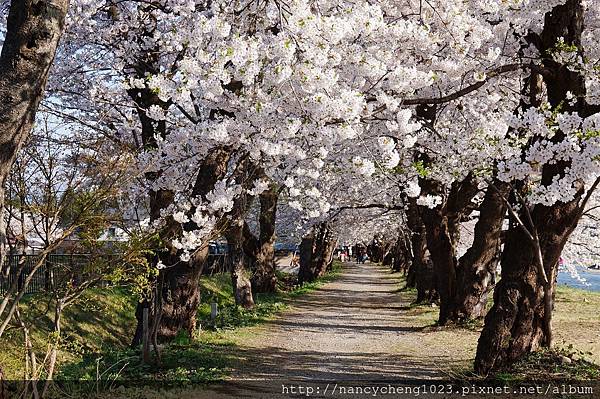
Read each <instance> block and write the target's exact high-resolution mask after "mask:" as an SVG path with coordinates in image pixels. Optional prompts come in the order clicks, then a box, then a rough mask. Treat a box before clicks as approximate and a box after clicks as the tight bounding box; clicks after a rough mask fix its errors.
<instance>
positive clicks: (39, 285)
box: [0, 253, 229, 296]
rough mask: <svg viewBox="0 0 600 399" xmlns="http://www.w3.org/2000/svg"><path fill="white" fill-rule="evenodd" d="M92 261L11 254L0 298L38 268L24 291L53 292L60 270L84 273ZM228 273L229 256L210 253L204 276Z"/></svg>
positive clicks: (1, 280)
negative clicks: (52, 285)
mask: <svg viewBox="0 0 600 399" xmlns="http://www.w3.org/2000/svg"><path fill="white" fill-rule="evenodd" d="M90 261H91V258H90V255H88V254H50V255H47V256H46V259H43V258H41V256H40V255H9V256H8V257H7V258H6V261H5V262H6V264H5V267H4V271H5V272H3V273H1V274H0V296H3V295H4V294H5V293H6V292H7V291H8V290H9V288H10V287H11V285H12V284H13V282H15V281H16V284H17V288H18V290H19V291H20V290H21V289H22V288H23V287H24V286H25V280H26V279H27V278H28V276H29V275H30V274H31V273H32V271H33V270H34V269H36V266H37V269H36V270H35V272H34V273H33V275H32V276H31V280H30V281H29V284H27V287H26V288H25V294H33V293H38V292H43V291H48V290H50V289H51V284H52V281H57V279H59V278H60V276H59V275H57V274H59V273H61V271H65V270H84V269H85V268H86V266H88V265H89V263H90ZM39 262H42V263H41V264H40V263H39ZM21 266H23V269H22V270H21V272H20V273H19V269H20V268H21ZM228 270H229V264H228V256H227V254H223V253H221V254H210V255H209V256H208V259H207V263H206V265H205V266H204V270H203V274H209V275H213V274H218V273H225V272H227V271H228Z"/></svg>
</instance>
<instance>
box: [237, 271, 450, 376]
mask: <svg viewBox="0 0 600 399" xmlns="http://www.w3.org/2000/svg"><path fill="white" fill-rule="evenodd" d="M399 287H400V284H399V280H398V277H396V276H395V275H393V274H391V273H390V272H389V269H387V268H384V267H382V266H379V265H374V264H365V265H357V264H354V263H347V264H345V265H344V270H343V272H342V275H341V276H340V277H339V278H338V279H336V281H334V282H331V283H328V284H326V285H325V286H324V287H322V288H320V289H319V290H318V291H316V292H314V293H311V294H309V295H307V296H305V297H302V298H299V299H296V300H294V302H293V306H292V308H291V309H290V310H289V311H286V312H284V313H283V314H282V315H281V316H280V317H278V318H277V319H276V320H274V321H272V322H269V323H267V324H265V325H263V326H261V327H258V328H255V329H253V330H252V332H251V333H250V334H248V335H247V336H246V337H245V338H243V339H242V340H241V342H240V343H239V344H240V349H241V351H242V354H241V355H242V357H243V359H244V361H243V362H242V364H241V366H240V367H239V369H238V370H236V372H235V374H234V378H233V379H234V380H240V379H242V380H244V379H265V380H272V379H280V380H286V379H310V380H329V381H332V380H335V381H340V380H354V381H356V380H371V381H373V380H378V381H382V380H399V379H423V380H428V381H430V380H431V379H442V378H444V377H445V376H446V373H445V372H444V371H443V370H442V369H441V367H447V366H449V365H453V364H456V360H457V359H456V358H452V357H453V356H454V357H455V356H456V351H453V353H450V352H449V351H448V352H446V353H445V351H444V350H443V349H442V350H441V351H440V349H439V348H438V349H435V350H434V351H433V352H431V351H429V350H428V348H427V346H428V345H427V341H428V339H427V338H428V336H430V335H432V334H431V331H429V332H427V331H426V330H427V328H426V326H427V325H431V322H432V320H431V319H430V318H429V317H426V318H419V313H418V309H413V308H411V307H410V301H411V300H412V299H413V298H412V295H407V294H404V293H401V292H399ZM415 311H417V313H415ZM429 313H431V312H429ZM423 354H427V356H426V358H425V360H422V359H423ZM459 360H460V359H459Z"/></svg>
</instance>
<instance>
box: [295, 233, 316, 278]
mask: <svg viewBox="0 0 600 399" xmlns="http://www.w3.org/2000/svg"><path fill="white" fill-rule="evenodd" d="M314 244H315V233H314V231H313V230H311V231H310V232H309V233H308V234H307V235H305V236H304V237H302V241H301V242H300V248H299V252H300V254H299V255H300V260H299V263H300V267H299V269H298V283H299V284H304V283H306V282H310V281H313V280H314V275H315V273H314V271H313V270H312V265H313V262H312V258H313V251H314V249H313V247H314Z"/></svg>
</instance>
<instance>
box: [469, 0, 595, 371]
mask: <svg viewBox="0 0 600 399" xmlns="http://www.w3.org/2000/svg"><path fill="white" fill-rule="evenodd" d="M583 14H584V7H583V4H582V1H581V0H568V1H566V3H565V4H562V5H558V6H555V7H554V8H553V9H552V11H550V12H548V13H547V14H546V16H545V21H544V28H543V30H542V33H541V35H539V36H536V35H534V34H532V36H531V37H532V43H533V44H534V45H535V46H536V47H537V48H538V50H539V52H540V54H542V55H544V56H545V55H546V54H548V52H549V50H550V49H552V48H554V46H555V45H556V43H557V41H558V40H559V38H562V40H564V42H565V43H566V44H567V45H572V46H575V47H576V48H577V51H578V52H579V53H580V55H583V54H582V53H583V50H582V46H581V37H582V32H583V28H584V17H583ZM543 64H544V67H545V68H546V69H547V73H545V74H544V75H543V80H544V82H545V84H546V89H547V90H546V92H547V95H548V102H549V103H550V105H551V106H552V107H553V108H552V109H557V107H559V106H561V107H562V111H564V112H575V113H578V114H579V115H580V116H582V115H585V113H586V111H587V108H588V106H587V104H586V103H585V90H586V88H585V79H584V78H583V76H581V75H580V73H579V72H578V71H576V70H571V69H569V68H568V67H567V65H563V64H560V63H558V62H557V61H556V60H554V59H553V58H552V57H545V58H544V60H543ZM533 75H536V74H535V73H534V74H532V77H531V80H534V78H536V79H537V76H533ZM532 91H533V88H532ZM568 92H571V93H573V95H574V96H575V97H576V98H577V100H576V101H575V102H569V101H568V99H567V93H568ZM540 93H541V90H540ZM536 94H539V93H530V95H531V96H532V97H533V96H534V95H536ZM564 139H565V133H564V132H561V131H557V132H556V133H555V135H554V136H553V137H552V138H551V141H553V142H561V141H562V140H564ZM570 166H571V161H569V160H556V162H553V163H548V164H545V165H543V168H542V181H541V184H542V185H544V186H549V185H550V184H552V182H553V181H554V180H555V179H556V178H560V177H561V176H562V175H564V173H565V171H566V170H567V168H570ZM524 183H525V182H520V186H521V187H525V184H524ZM573 184H574V187H573V188H574V189H575V190H576V195H575V197H574V199H573V200H570V201H568V202H557V203H555V204H554V205H552V206H545V205H541V204H537V205H535V206H534V207H533V210H531V213H530V215H531V222H529V220H528V219H529V218H528V217H527V216H528V214H527V208H525V206H522V207H521V210H520V216H521V217H522V218H523V219H521V220H525V221H526V225H524V226H525V228H527V230H528V231H529V234H528V233H526V232H525V230H524V227H523V226H521V225H517V223H515V222H514V221H513V223H511V226H510V228H509V231H508V232H507V237H506V242H505V245H504V251H503V253H502V260H501V264H502V278H501V280H500V282H499V283H498V284H497V286H496V289H495V291H494V306H493V307H492V309H491V310H490V311H489V313H488V314H487V316H486V318H485V326H484V329H483V331H482V333H481V337H480V338H479V343H478V346H477V354H476V357H475V371H476V372H478V373H480V374H484V375H485V374H488V373H489V372H490V371H493V370H495V369H498V368H500V367H502V366H504V365H506V364H509V363H512V362H513V361H515V360H517V359H519V358H520V357H522V356H523V355H525V354H527V353H529V352H531V351H534V350H536V349H537V348H539V347H540V346H550V345H551V343H552V328H551V317H552V307H553V290H554V287H555V278H556V272H557V268H558V261H559V258H560V254H561V252H562V250H563V247H564V245H565V243H566V242H567V240H568V238H569V236H570V235H571V233H572V232H573V230H574V229H575V227H576V226H577V223H578V221H579V219H580V218H581V214H582V209H583V207H584V206H585V202H586V201H581V197H582V195H583V192H584V187H583V183H582V182H580V181H575V182H574V183H573ZM589 194H590V193H588V195H589ZM586 198H587V197H586ZM532 233H533V234H532ZM531 236H533V237H534V240H532V239H531ZM535 238H537V239H535Z"/></svg>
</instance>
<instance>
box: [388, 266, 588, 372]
mask: <svg viewBox="0 0 600 399" xmlns="http://www.w3.org/2000/svg"><path fill="white" fill-rule="evenodd" d="M404 286H405V280H404V279H403V278H400V281H399V287H400V289H399V290H398V292H399V294H400V295H401V296H402V297H403V302H405V303H406V304H407V309H406V310H404V311H402V314H401V315H399V317H402V318H404V319H405V322H406V326H407V327H410V328H414V329H417V331H418V332H416V333H415V334H414V335H412V334H411V335H407V336H406V337H405V338H404V339H403V341H399V343H398V345H397V348H396V349H397V351H398V353H401V354H402V355H403V356H406V357H409V358H411V357H414V358H415V359H418V360H419V361H424V362H428V361H430V362H432V363H435V364H442V365H443V371H444V372H447V373H448V375H449V377H450V378H455V379H459V380H462V379H464V380H468V379H470V378H472V376H473V369H472V367H473V359H474V357H475V351H476V348H477V340H478V339H479V335H480V332H481V329H482V328H483V321H482V320H475V321H471V322H466V323H464V324H462V325H450V326H448V327H438V326H437V325H436V322H437V318H438V314H439V308H438V307H432V306H431V305H428V304H414V303H413V302H414V299H415V297H416V291H415V290H413V289H403V288H404ZM490 302H492V298H491V296H490ZM490 305H491V303H490ZM599 308H600V292H591V291H586V290H582V289H577V288H571V287H567V286H564V285H560V286H557V290H556V300H555V312H554V313H553V326H554V335H555V342H556V345H555V350H556V353H561V355H564V356H567V357H570V359H571V360H572V362H571V363H564V364H560V365H559V367H558V368H557V369H556V370H553V369H547V370H546V371H544V372H547V377H548V378H550V376H551V375H552V374H557V375H561V376H562V377H561V378H571V379H580V378H581V379H585V378H588V379H594V378H595V379H599V378H600V376H597V374H595V373H596V371H595V370H597V369H596V368H595V367H598V366H597V365H600V328H598V326H599V325H600V312H598V309H599ZM531 356H532V357H531V358H528V359H527V360H525V363H523V364H522V365H520V366H519V367H520V369H518V370H517V369H515V370H511V369H508V370H503V371H502V372H501V373H500V374H499V375H498V376H496V377H497V378H498V379H499V380H503V379H508V380H510V379H511V378H512V379H517V378H525V379H526V378H529V377H532V378H533V377H534V372H532V373H530V374H529V375H528V374H527V372H526V370H527V364H529V365H530V366H532V367H531V370H534V369H535V367H541V365H542V364H546V363H547V364H552V360H553V359H554V360H556V356H555V355H552V354H551V352H540V353H534V354H532V355H531ZM542 359H546V361H544V360H542ZM533 365H536V366H535V367H533ZM544 378H545V377H544Z"/></svg>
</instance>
